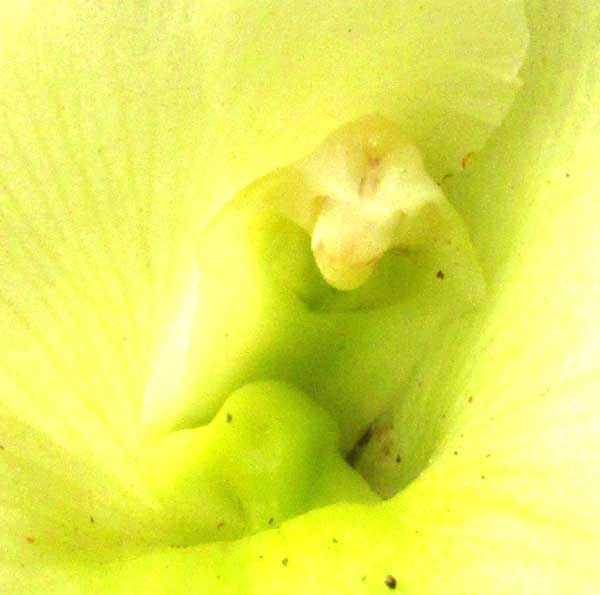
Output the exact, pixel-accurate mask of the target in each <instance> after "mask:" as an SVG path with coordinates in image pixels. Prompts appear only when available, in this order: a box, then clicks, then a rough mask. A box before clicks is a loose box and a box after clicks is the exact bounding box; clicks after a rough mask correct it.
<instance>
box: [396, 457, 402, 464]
mask: <svg viewBox="0 0 600 595" xmlns="http://www.w3.org/2000/svg"><path fill="white" fill-rule="evenodd" d="M401 462H402V457H401V456H400V455H396V463H401Z"/></svg>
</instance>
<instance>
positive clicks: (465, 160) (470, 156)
mask: <svg viewBox="0 0 600 595" xmlns="http://www.w3.org/2000/svg"><path fill="white" fill-rule="evenodd" d="M474 155H475V153H473V152H471V153H467V154H466V155H465V156H464V157H463V158H462V161H461V162H460V164H461V165H462V168H463V169H466V168H467V167H469V165H471V163H472V161H473V157H474Z"/></svg>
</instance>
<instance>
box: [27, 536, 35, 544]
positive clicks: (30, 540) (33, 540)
mask: <svg viewBox="0 0 600 595" xmlns="http://www.w3.org/2000/svg"><path fill="white" fill-rule="evenodd" d="M27 543H35V537H28V538H27Z"/></svg>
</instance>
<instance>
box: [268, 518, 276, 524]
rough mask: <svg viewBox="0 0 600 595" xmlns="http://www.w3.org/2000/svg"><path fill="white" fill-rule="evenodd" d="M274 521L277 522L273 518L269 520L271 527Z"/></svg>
mask: <svg viewBox="0 0 600 595" xmlns="http://www.w3.org/2000/svg"><path fill="white" fill-rule="evenodd" d="M274 520H275V519H274V518H273V517H271V518H270V519H269V525H272V524H273V521H274Z"/></svg>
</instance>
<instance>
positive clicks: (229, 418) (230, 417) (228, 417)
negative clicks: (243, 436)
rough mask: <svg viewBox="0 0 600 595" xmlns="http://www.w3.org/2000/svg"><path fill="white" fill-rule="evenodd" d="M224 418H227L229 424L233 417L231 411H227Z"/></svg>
mask: <svg viewBox="0 0 600 595" xmlns="http://www.w3.org/2000/svg"><path fill="white" fill-rule="evenodd" d="M226 419H227V423H228V424H230V423H231V420H232V419H233V415H231V413H228V414H227V417H226Z"/></svg>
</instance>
